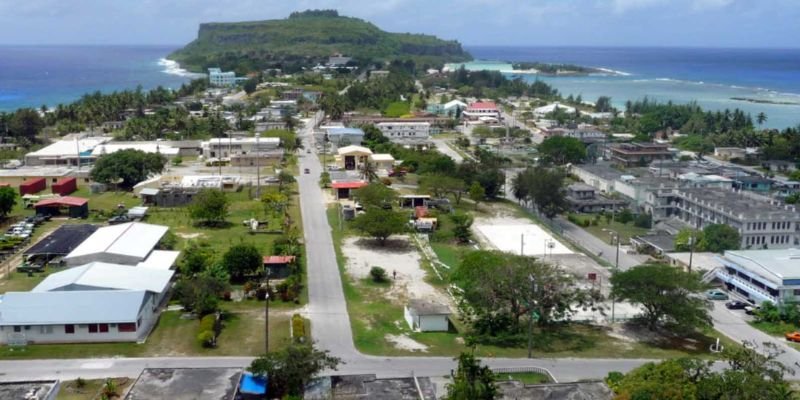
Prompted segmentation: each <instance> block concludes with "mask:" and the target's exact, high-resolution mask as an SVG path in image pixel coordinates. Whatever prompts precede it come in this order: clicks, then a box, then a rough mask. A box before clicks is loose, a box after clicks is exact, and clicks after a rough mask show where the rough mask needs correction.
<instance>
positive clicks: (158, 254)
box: [136, 250, 181, 269]
mask: <svg viewBox="0 0 800 400" xmlns="http://www.w3.org/2000/svg"><path fill="white" fill-rule="evenodd" d="M180 254H181V252H180V251H172V250H153V251H152V252H151V253H150V255H149V256H147V259H146V260H144V261H142V262H140V263H139V264H136V266H137V267H138V268H148V269H170V268H172V266H173V265H175V260H177V259H178V256H179V255H180Z"/></svg>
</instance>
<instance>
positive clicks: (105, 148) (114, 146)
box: [92, 142, 180, 157]
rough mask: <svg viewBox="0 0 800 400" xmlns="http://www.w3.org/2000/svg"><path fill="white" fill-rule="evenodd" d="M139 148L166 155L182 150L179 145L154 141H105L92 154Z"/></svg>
mask: <svg viewBox="0 0 800 400" xmlns="http://www.w3.org/2000/svg"><path fill="white" fill-rule="evenodd" d="M128 149H131V150H139V151H143V152H145V153H160V154H163V155H165V156H176V155H178V152H179V151H180V149H179V148H177V147H172V146H166V145H164V144H159V143H156V142H152V143H104V144H101V145H99V146H97V147H95V148H94V150H92V155H93V156H95V157H99V156H101V155H103V154H111V153H115V152H117V151H120V150H128Z"/></svg>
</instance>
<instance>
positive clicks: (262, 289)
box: [256, 286, 267, 300]
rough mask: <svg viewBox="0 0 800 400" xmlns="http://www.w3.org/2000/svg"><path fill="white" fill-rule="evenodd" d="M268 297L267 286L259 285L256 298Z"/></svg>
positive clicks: (263, 298)
mask: <svg viewBox="0 0 800 400" xmlns="http://www.w3.org/2000/svg"><path fill="white" fill-rule="evenodd" d="M266 298H267V288H265V287H263V286H259V287H257V288H256V300H265V299H266Z"/></svg>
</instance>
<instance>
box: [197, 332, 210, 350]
mask: <svg viewBox="0 0 800 400" xmlns="http://www.w3.org/2000/svg"><path fill="white" fill-rule="evenodd" d="M197 343H200V345H201V346H203V347H214V332H212V331H201V332H200V333H198V334H197Z"/></svg>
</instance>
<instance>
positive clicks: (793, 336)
mask: <svg viewBox="0 0 800 400" xmlns="http://www.w3.org/2000/svg"><path fill="white" fill-rule="evenodd" d="M784 336H786V340H788V341H790V342H800V332H798V331H794V332H789V333H787V334H785V335H784Z"/></svg>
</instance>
